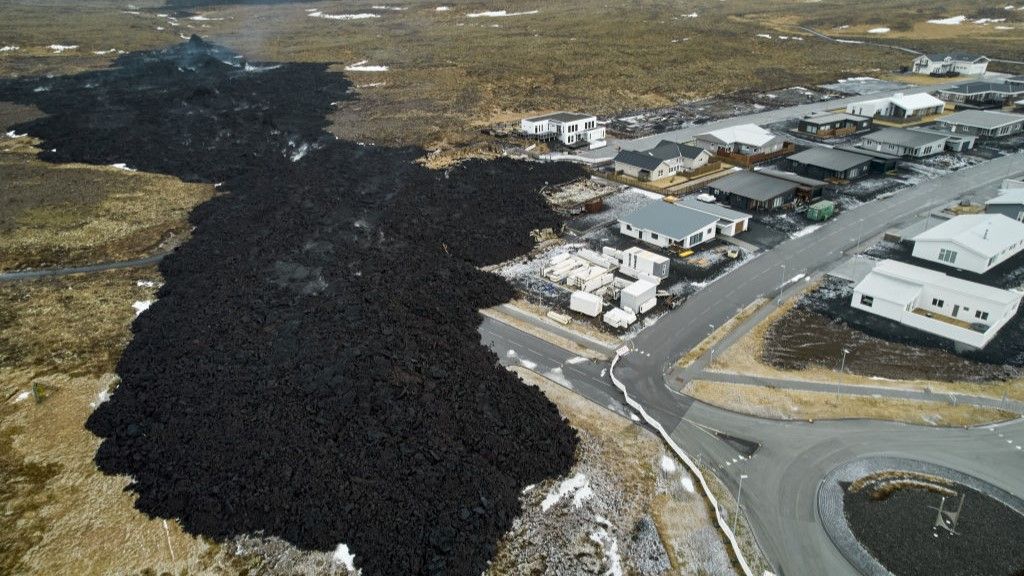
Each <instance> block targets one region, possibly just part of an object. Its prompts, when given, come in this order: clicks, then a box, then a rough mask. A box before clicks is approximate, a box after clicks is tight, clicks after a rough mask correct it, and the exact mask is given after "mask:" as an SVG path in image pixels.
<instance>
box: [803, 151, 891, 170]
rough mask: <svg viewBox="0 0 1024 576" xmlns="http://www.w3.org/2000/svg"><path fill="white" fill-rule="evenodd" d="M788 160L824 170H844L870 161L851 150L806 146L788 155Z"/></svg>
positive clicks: (868, 158)
mask: <svg viewBox="0 0 1024 576" xmlns="http://www.w3.org/2000/svg"><path fill="white" fill-rule="evenodd" d="M789 160H791V161H793V162H796V163H798V164H803V165H805V166H817V167H819V168H824V169H826V170H834V171H836V172H845V171H847V170H849V169H850V168H853V167H855V166H861V165H863V164H868V163H870V162H871V158H870V157H868V156H863V155H861V154H855V153H853V152H844V151H842V150H835V149H833V148H820V147H814V148H808V149H807V150H804V151H803V152H798V153H796V154H793V155H792V156H790V157H789Z"/></svg>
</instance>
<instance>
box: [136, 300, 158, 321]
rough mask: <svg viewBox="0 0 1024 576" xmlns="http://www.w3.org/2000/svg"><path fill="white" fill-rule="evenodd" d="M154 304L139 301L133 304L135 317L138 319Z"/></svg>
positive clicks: (150, 301)
mask: <svg viewBox="0 0 1024 576" xmlns="http://www.w3.org/2000/svg"><path fill="white" fill-rule="evenodd" d="M152 304H153V301H152V300H139V301H137V302H135V303H134V304H132V308H135V317H136V318H138V317H139V314H142V313H143V312H145V311H146V310H149V307H150V306H151V305H152Z"/></svg>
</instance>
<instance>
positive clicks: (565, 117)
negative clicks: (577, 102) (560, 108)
mask: <svg viewBox="0 0 1024 576" xmlns="http://www.w3.org/2000/svg"><path fill="white" fill-rule="evenodd" d="M591 117H593V114H579V113H577V112H555V113H553V114H546V115H544V116H537V117H536V118H527V120H533V121H534V122H537V121H540V120H554V121H555V122H572V121H573V120H583V119H584V118H591Z"/></svg>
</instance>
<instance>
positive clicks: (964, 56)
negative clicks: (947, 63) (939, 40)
mask: <svg viewBox="0 0 1024 576" xmlns="http://www.w3.org/2000/svg"><path fill="white" fill-rule="evenodd" d="M925 56H927V57H928V59H929V60H931V61H932V62H939V61H942V60H945V59H946V58H947V57H948V58H949V59H950V60H961V61H964V62H977V61H978V60H981V59H982V58H985V59H986V60H988V58H987V57H985V56H978V55H977V54H968V53H966V52H946V53H936V54H925Z"/></svg>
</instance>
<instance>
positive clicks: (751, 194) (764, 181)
mask: <svg viewBox="0 0 1024 576" xmlns="http://www.w3.org/2000/svg"><path fill="white" fill-rule="evenodd" d="M709 186H711V187H712V188H714V189H716V190H720V191H722V192H725V193H726V194H735V195H737V196H740V197H743V198H749V199H751V200H756V201H758V202H765V201H768V200H771V199H772V198H777V197H779V196H782V195H783V194H786V193H787V192H791V191H793V190H796V189H797V188H798V186H797V184H796V183H795V182H790V181H788V180H782V179H781V178H772V177H771V176H766V175H764V174H759V173H757V172H749V171H747V170H741V171H739V172H735V173H733V174H730V175H729V176H726V177H725V178H722V179H719V180H715V181H714V182H711V184H709Z"/></svg>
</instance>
